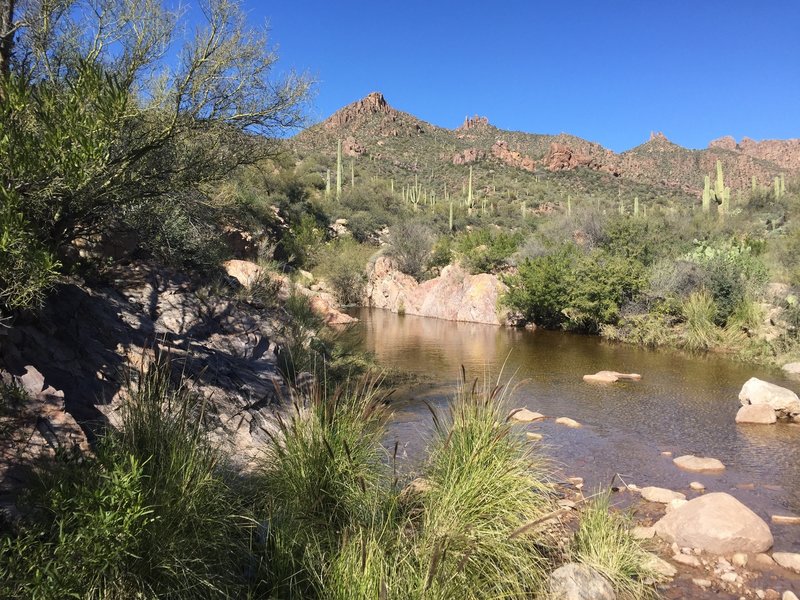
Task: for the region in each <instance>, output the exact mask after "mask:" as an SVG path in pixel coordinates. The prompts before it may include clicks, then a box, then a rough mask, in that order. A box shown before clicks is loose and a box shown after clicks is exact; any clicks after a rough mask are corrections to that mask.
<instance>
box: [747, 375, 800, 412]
mask: <svg viewBox="0 0 800 600" xmlns="http://www.w3.org/2000/svg"><path fill="white" fill-rule="evenodd" d="M739 402H740V403H741V404H742V406H744V405H746V404H768V405H769V406H771V407H772V409H773V410H775V411H776V412H778V413H780V414H781V415H792V414H797V413H800V398H798V397H797V394H795V393H794V392H793V391H792V390H788V389H786V388H784V387H781V386H779V385H775V384H774V383H768V382H766V381H762V380H760V379H757V378H756V377H751V378H750V379H748V380H747V382H746V383H745V384H744V385H743V386H742V391H740V392H739Z"/></svg>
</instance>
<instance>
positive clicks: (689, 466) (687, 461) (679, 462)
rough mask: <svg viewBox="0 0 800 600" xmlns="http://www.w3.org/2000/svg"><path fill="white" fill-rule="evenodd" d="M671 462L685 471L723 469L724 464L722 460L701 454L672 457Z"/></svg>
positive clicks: (697, 471) (696, 471)
mask: <svg viewBox="0 0 800 600" xmlns="http://www.w3.org/2000/svg"><path fill="white" fill-rule="evenodd" d="M672 462H673V463H675V465H676V466H677V467H679V468H681V469H683V470H685V471H693V472H695V473H701V472H703V471H724V470H725V465H724V464H722V461H720V460H717V459H716V458H706V457H702V456H694V455H693V454H686V455H684V456H679V457H678V458H673V459H672Z"/></svg>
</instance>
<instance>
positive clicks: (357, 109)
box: [325, 92, 395, 129]
mask: <svg viewBox="0 0 800 600" xmlns="http://www.w3.org/2000/svg"><path fill="white" fill-rule="evenodd" d="M394 112H395V110H394V109H393V108H392V107H391V106H389V103H388V102H386V98H384V97H383V94H381V93H380V92H372V93H371V94H368V95H366V96H365V97H364V98H362V99H361V100H356V101H355V102H353V103H352V104H348V105H347V106H345V107H344V108H341V109H339V110H337V111H336V112H335V113H333V114H332V115H331V116H330V117H329V118H328V120H327V121H325V127H326V128H327V129H334V128H337V127H343V126H346V125H350V124H352V123H354V122H355V121H358V120H359V119H361V118H363V117H366V116H369V115H375V114H386V115H389V114H392V113H394Z"/></svg>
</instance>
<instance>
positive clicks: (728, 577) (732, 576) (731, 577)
mask: <svg viewBox="0 0 800 600" xmlns="http://www.w3.org/2000/svg"><path fill="white" fill-rule="evenodd" d="M737 577H738V575H736V573H733V572H731V573H723V574H722V575H720V579H722V581H725V582H727V583H736V578H737Z"/></svg>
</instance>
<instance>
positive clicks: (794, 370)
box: [781, 362, 800, 377]
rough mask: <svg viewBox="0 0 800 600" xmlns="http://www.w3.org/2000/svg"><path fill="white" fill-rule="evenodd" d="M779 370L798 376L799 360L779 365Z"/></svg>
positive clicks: (799, 372)
mask: <svg viewBox="0 0 800 600" xmlns="http://www.w3.org/2000/svg"><path fill="white" fill-rule="evenodd" d="M781 370H783V372H784V373H786V374H787V375H791V376H795V377H800V362H790V363H786V364H785V365H783V366H782V367H781Z"/></svg>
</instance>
